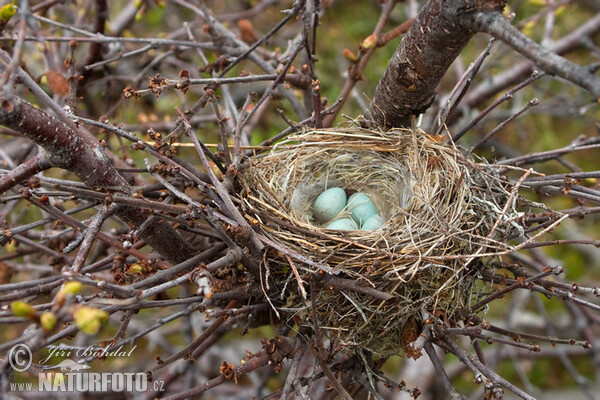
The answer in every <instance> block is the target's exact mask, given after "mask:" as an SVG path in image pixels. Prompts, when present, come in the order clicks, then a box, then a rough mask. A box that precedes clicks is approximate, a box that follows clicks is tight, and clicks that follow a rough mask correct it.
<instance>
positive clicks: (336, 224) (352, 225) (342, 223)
mask: <svg viewBox="0 0 600 400" xmlns="http://www.w3.org/2000/svg"><path fill="white" fill-rule="evenodd" d="M326 229H339V230H341V231H352V230H355V229H358V226H356V222H354V220H353V219H352V218H340V219H336V220H335V221H333V222H332V223H330V224H329V225H327V228H326Z"/></svg>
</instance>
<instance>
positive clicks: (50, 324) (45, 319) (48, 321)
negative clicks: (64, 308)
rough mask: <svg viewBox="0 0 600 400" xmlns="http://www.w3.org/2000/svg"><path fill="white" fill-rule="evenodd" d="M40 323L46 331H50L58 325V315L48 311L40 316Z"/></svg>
mask: <svg viewBox="0 0 600 400" xmlns="http://www.w3.org/2000/svg"><path fill="white" fill-rule="evenodd" d="M40 324H41V325H42V328H44V330H45V331H46V332H50V331H52V329H54V327H55V326H56V316H55V315H54V313H51V312H50V311H47V312H45V313H43V314H42V316H41V317H40Z"/></svg>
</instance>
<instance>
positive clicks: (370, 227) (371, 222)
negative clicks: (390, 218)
mask: <svg viewBox="0 0 600 400" xmlns="http://www.w3.org/2000/svg"><path fill="white" fill-rule="evenodd" d="M384 222H385V221H384V220H383V218H381V217H380V216H379V214H375V215H371V216H370V217H369V218H367V220H366V221H365V223H364V224H362V227H361V228H360V229H362V230H365V231H374V230H375V229H378V228H380V227H381V225H383V223H384Z"/></svg>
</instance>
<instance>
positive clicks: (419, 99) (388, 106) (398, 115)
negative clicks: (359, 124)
mask: <svg viewBox="0 0 600 400" xmlns="http://www.w3.org/2000/svg"><path fill="white" fill-rule="evenodd" d="M476 7H477V9H474V8H473V5H471V4H470V2H469V1H467V0H463V1H443V0H430V1H429V2H428V3H427V4H426V5H425V7H423V9H422V10H421V12H420V13H419V15H418V16H417V18H416V20H415V22H414V23H413V24H412V26H411V28H410V30H409V31H408V34H407V35H406V37H405V38H404V40H403V41H402V43H400V46H398V48H397V49H396V52H395V53H394V55H393V56H392V60H391V61H390V64H389V66H388V68H387V70H386V71H385V74H384V76H383V78H382V79H381V80H380V81H379V85H378V86H377V89H376V90H375V95H374V96H373V101H372V103H371V107H370V109H369V112H368V114H367V119H369V120H371V121H372V122H373V123H375V125H377V126H380V127H383V128H393V127H410V125H411V117H412V116H413V115H418V114H421V113H423V112H424V111H425V110H427V108H429V106H430V105H431V103H432V102H433V100H434V98H435V90H436V87H437V86H438V84H439V82H440V80H441V79H442V77H443V76H444V74H445V73H446V71H447V70H448V67H450V65H451V64H452V62H453V61H454V59H456V57H457V56H458V55H459V54H460V52H461V51H462V49H463V48H464V47H465V46H466V45H467V43H468V42H469V40H470V39H471V37H472V36H473V34H474V32H473V31H472V30H471V29H469V28H468V27H465V26H463V25H462V24H461V21H462V19H463V18H465V17H466V16H467V15H470V14H471V13H474V12H476V11H491V10H502V8H503V7H504V1H500V0H487V1H481V2H478V3H477V4H476Z"/></svg>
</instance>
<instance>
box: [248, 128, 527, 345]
mask: <svg viewBox="0 0 600 400" xmlns="http://www.w3.org/2000/svg"><path fill="white" fill-rule="evenodd" d="M242 177H243V182H242V183H243V186H244V188H245V189H243V190H242V192H241V197H240V200H241V202H242V208H243V210H244V212H245V215H246V218H248V219H249V220H250V221H252V222H254V223H255V224H258V226H259V230H260V234H261V235H263V236H264V237H266V238H267V239H268V240H269V241H271V242H272V243H273V246H271V247H272V248H273V249H274V250H270V251H269V252H268V253H267V256H266V257H265V260H264V261H265V263H264V265H263V271H264V273H265V280H264V282H263V286H264V287H265V288H266V292H267V293H269V298H270V300H271V301H272V303H273V304H274V306H275V307H277V309H278V310H279V311H280V312H281V311H285V312H288V313H290V312H291V313H294V315H297V316H298V317H300V318H302V321H303V323H305V324H309V325H314V323H315V321H314V315H315V314H316V315H317V316H318V321H317V323H318V324H319V329H320V331H321V332H325V333H326V334H327V335H328V337H329V338H331V339H334V340H339V341H340V344H345V345H356V346H360V347H361V348H364V349H368V350H371V351H374V352H376V353H378V354H390V353H396V352H398V351H399V350H401V349H402V348H403V345H405V344H406V342H407V340H409V339H411V338H410V336H413V335H414V331H415V329H416V327H418V326H419V324H420V323H421V322H422V321H423V319H424V318H425V316H426V315H433V316H437V317H440V318H444V319H445V320H446V321H449V322H450V323H452V321H453V319H454V318H455V315H457V311H458V310H459V309H461V308H464V307H466V306H468V304H469V303H470V302H471V301H472V293H473V284H474V280H475V275H476V270H477V269H478V268H482V266H484V265H485V260H486V259H485V258H481V257H479V255H481V254H490V253H493V252H495V251H505V250H506V248H507V245H505V244H503V239H505V238H506V237H508V236H509V235H510V232H512V231H513V230H514V229H515V227H518V225H517V224H516V222H515V221H516V218H517V213H516V211H515V209H514V204H512V203H514V201H513V200H514V199H513V198H512V196H511V195H510V188H509V187H507V185H506V184H505V183H503V181H502V180H501V179H499V177H498V174H497V173H496V171H495V169H494V168H492V167H491V166H489V165H487V164H477V163H475V162H473V161H472V160H470V159H469V158H467V157H465V156H463V155H462V153H461V152H460V151H459V150H458V149H457V148H455V147H454V146H452V145H448V144H443V143H439V142H438V141H436V140H434V139H433V138H431V137H429V136H428V135H426V134H425V133H424V132H422V131H411V130H394V131H390V132H385V133H384V132H379V131H371V130H365V129H360V128H349V129H335V130H315V131H307V132H304V133H302V134H298V135H295V136H291V137H289V138H288V139H287V140H285V141H283V142H281V143H278V144H276V145H274V146H273V147H272V149H271V151H270V152H269V153H267V154H263V155H259V156H257V157H255V158H253V159H252V163H251V167H250V168H248V170H247V171H246V172H245V173H244V174H242ZM333 186H338V187H342V188H344V189H345V190H346V191H347V192H348V194H351V193H353V192H358V191H361V192H365V193H368V194H369V197H371V199H372V200H373V202H374V203H375V205H376V206H377V208H378V210H379V212H380V213H381V214H382V217H383V219H384V220H386V222H385V224H384V225H383V226H382V227H381V228H380V229H377V230H373V231H362V230H350V231H333V230H330V229H325V228H324V225H323V224H317V223H316V221H315V219H314V218H313V216H312V210H311V208H312V204H313V202H314V200H315V198H316V197H317V196H318V195H319V193H321V192H322V191H323V190H325V189H327V188H330V187H333ZM296 272H298V274H296ZM310 274H312V275H316V276H323V275H324V276H325V278H323V279H326V280H327V281H326V282H327V284H325V285H321V287H322V288H323V289H321V290H316V289H315V288H312V290H311V291H310V292H308V290H307V289H306V288H305V285H306V284H305V283H304V280H307V279H304V278H305V277H306V276H307V275H310ZM331 277H333V278H331ZM317 287H319V286H317ZM313 311H316V312H313ZM288 315H289V314H288ZM311 315H312V317H311ZM408 328H410V329H408ZM409 330H410V332H413V333H412V334H408V332H409ZM403 332H404V335H403ZM417 334H418V332H417ZM412 339H414V338H412Z"/></svg>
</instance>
